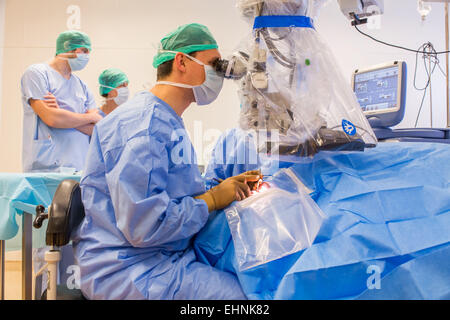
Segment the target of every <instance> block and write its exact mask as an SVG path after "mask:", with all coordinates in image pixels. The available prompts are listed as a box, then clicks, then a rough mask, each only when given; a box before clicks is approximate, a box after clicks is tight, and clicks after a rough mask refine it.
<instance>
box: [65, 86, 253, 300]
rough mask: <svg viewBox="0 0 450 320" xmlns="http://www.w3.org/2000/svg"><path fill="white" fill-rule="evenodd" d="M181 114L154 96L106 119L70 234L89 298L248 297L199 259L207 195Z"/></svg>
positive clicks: (97, 133)
mask: <svg viewBox="0 0 450 320" xmlns="http://www.w3.org/2000/svg"><path fill="white" fill-rule="evenodd" d="M205 189H206V188H205V182H204V180H203V178H202V177H201V174H200V172H199V169H198V166H197V165H196V155H195V152H194V149H193V146H192V144H191V141H190V140H189V138H188V135H187V132H186V130H185V127H184V124H183V121H182V119H181V118H180V117H179V116H178V115H177V114H176V113H175V111H174V110H173V109H172V108H171V107H170V106H169V105H168V104H166V103H165V102H163V101H162V100H160V99H158V98H157V97H156V96H154V95H153V94H151V93H150V92H142V93H139V94H137V95H136V96H135V97H134V98H133V99H132V100H130V101H128V102H127V103H125V104H123V105H122V106H120V107H118V108H117V109H116V110H114V111H113V112H112V113H111V114H109V115H108V117H106V118H105V119H104V120H102V121H100V122H99V123H98V124H97V125H96V127H95V129H94V132H93V135H92V139H91V145H90V148H89V152H88V157H87V162H86V168H85V172H84V176H83V177H82V180H81V190H82V199H83V204H84V207H85V211H86V217H85V219H84V220H83V222H82V223H81V225H80V227H79V228H78V229H77V231H76V232H75V235H74V237H73V243H74V252H75V258H76V261H77V264H78V265H79V266H80V271H81V290H82V292H83V294H84V295H85V296H86V297H87V298H89V299H245V295H244V294H243V292H242V289H241V287H240V285H239V283H238V281H237V279H236V278H235V276H234V275H231V274H230V273H227V272H224V271H219V270H217V269H215V268H213V267H211V266H207V265H205V264H202V263H200V262H198V261H197V260H196V256H195V253H194V251H193V248H192V242H193V237H194V235H196V234H197V233H198V232H199V231H200V229H201V228H202V227H203V226H204V225H205V224H206V222H207V220H208V217H209V213H208V207H207V205H206V203H205V202H204V201H202V200H197V199H195V198H193V197H194V196H196V195H200V194H202V193H204V192H205Z"/></svg>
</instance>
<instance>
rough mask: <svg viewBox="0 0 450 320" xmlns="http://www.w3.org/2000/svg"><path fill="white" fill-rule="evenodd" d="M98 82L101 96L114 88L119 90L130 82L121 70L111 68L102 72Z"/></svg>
mask: <svg viewBox="0 0 450 320" xmlns="http://www.w3.org/2000/svg"><path fill="white" fill-rule="evenodd" d="M98 82H99V84H100V95H104V94H108V93H110V92H111V91H112V90H114V89H112V88H117V87H119V86H121V85H122V84H124V83H128V82H129V81H128V77H127V75H126V74H125V73H124V72H122V71H121V70H119V69H114V68H111V69H107V70H105V71H103V72H102V74H101V75H100V77H99V78H98ZM105 86H106V87H105ZM108 87H110V88H108Z"/></svg>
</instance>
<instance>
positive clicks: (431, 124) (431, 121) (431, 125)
mask: <svg viewBox="0 0 450 320" xmlns="http://www.w3.org/2000/svg"><path fill="white" fill-rule="evenodd" d="M430 50H431V49H430ZM428 59H429V60H428V67H429V69H430V79H429V80H430V84H429V85H430V128H433V91H432V88H431V74H432V71H431V53H430V56H428Z"/></svg>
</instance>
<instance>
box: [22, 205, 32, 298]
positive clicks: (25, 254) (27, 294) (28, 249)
mask: <svg viewBox="0 0 450 320" xmlns="http://www.w3.org/2000/svg"><path fill="white" fill-rule="evenodd" d="M32 217H33V216H32V215H31V214H29V213H26V212H24V213H23V214H22V299H23V300H31V299H33V286H32V275H33V274H32V260H33V259H32V250H33V238H32Z"/></svg>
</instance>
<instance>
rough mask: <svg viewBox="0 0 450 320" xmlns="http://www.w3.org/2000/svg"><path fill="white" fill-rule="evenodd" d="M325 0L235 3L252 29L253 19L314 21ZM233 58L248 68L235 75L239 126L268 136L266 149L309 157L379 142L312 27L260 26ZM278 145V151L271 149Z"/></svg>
mask: <svg viewBox="0 0 450 320" xmlns="http://www.w3.org/2000/svg"><path fill="white" fill-rule="evenodd" d="M326 2H327V1H324V0H238V4H237V6H238V8H239V10H240V11H241V13H242V15H243V16H244V18H245V19H247V20H248V21H249V22H250V23H251V24H252V23H253V22H254V19H255V16H260V15H261V16H272V15H278V16H279V15H291V16H293V15H294V16H308V17H310V18H315V17H316V16H317V14H318V12H319V10H320V8H321V7H322V6H323V5H324V4H325V3H326ZM232 58H233V59H237V60H239V62H240V63H241V64H245V66H246V68H245V69H246V73H245V75H244V76H243V77H242V78H239V80H237V81H238V85H239V96H240V100H241V104H242V109H241V115H240V127H241V128H242V129H244V130H248V131H258V132H259V131H266V132H267V137H268V143H267V145H266V146H267V148H266V149H267V150H266V151H267V152H268V153H270V152H271V150H270V149H271V148H272V152H276V151H278V152H279V153H280V154H291V155H292V154H298V155H300V156H312V155H314V154H315V153H317V152H319V151H321V150H333V151H334V150H349V151H353V150H358V151H363V150H364V148H367V147H374V146H376V144H377V139H376V136H375V134H374V133H373V131H372V128H371V127H370V125H369V123H368V121H367V119H366V117H365V116H364V114H363V113H362V111H361V108H360V106H359V104H358V101H357V98H356V96H355V94H354V92H353V91H352V88H351V85H350V83H349V79H348V78H347V77H344V76H343V74H342V72H341V71H340V69H339V67H338V65H337V63H336V60H335V58H334V56H333V53H332V51H331V50H330V48H329V47H328V45H327V44H326V43H325V42H324V40H323V39H322V37H321V36H320V34H319V33H318V32H317V31H316V30H315V29H312V28H305V27H287V28H260V29H255V30H254V31H253V32H252V33H251V34H250V35H249V36H248V37H246V38H245V39H244V40H243V41H242V42H241V44H240V45H239V47H238V48H237V50H236V52H235V53H234V54H233V56H232ZM278 146H279V148H280V149H279V150H277V149H275V151H273V150H274V149H273V148H276V147H278Z"/></svg>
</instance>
